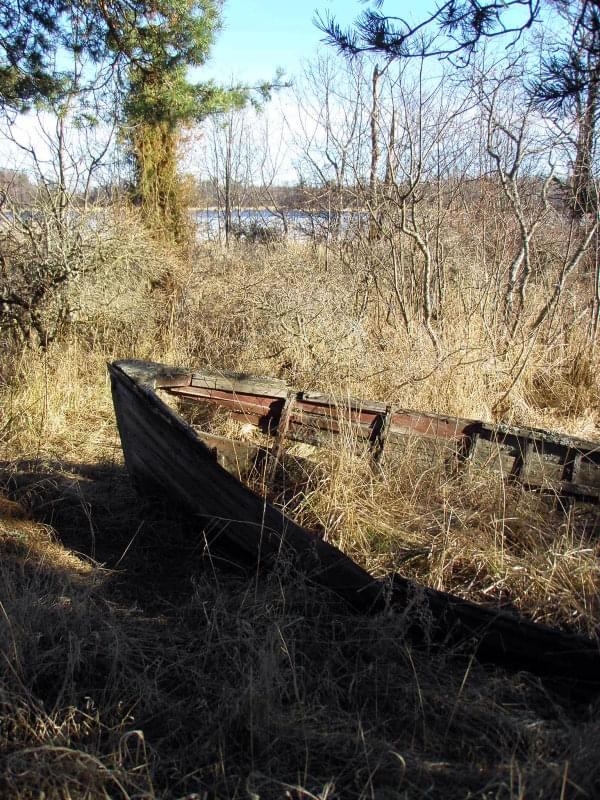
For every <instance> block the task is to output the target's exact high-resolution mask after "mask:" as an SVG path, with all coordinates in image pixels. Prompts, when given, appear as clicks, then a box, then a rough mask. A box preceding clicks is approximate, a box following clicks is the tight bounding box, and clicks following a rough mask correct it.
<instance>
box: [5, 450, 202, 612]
mask: <svg viewBox="0 0 600 800" xmlns="http://www.w3.org/2000/svg"><path fill="white" fill-rule="evenodd" d="M0 486H2V487H4V488H5V490H6V492H7V494H8V495H9V497H10V498H11V499H12V500H15V501H17V502H18V503H20V504H21V505H22V506H23V507H24V508H25V509H26V510H27V512H28V513H29V514H30V516H31V517H32V518H33V519H34V520H35V521H37V522H42V523H44V524H47V525H50V526H51V527H52V528H53V529H54V531H55V533H56V536H57V538H58V541H59V542H60V544H62V545H63V546H64V547H66V548H68V549H69V550H71V551H73V552H74V553H76V554H77V555H80V556H83V557H84V558H86V559H92V560H93V561H94V562H96V563H99V564H101V565H102V566H104V567H106V568H107V569H108V570H110V571H111V572H112V577H111V579H110V580H111V583H112V584H113V589H114V590H116V591H117V592H118V594H119V595H121V596H124V598H125V597H127V599H129V600H135V601H136V602H138V603H140V604H141V605H142V606H143V607H144V608H146V609H147V610H150V609H152V608H153V607H155V606H160V605H164V603H165V602H166V603H167V604H169V603H172V602H176V601H177V600H178V599H181V598H182V597H185V596H186V595H187V594H189V592H190V591H191V588H192V582H193V579H194V577H195V576H197V575H198V573H199V572H200V571H204V570H205V569H207V568H212V565H211V563H210V560H209V559H207V558H204V557H203V556H204V555H205V547H204V537H203V533H202V529H203V525H202V521H201V520H198V522H197V523H195V522H194V521H193V520H190V518H189V516H188V517H186V518H185V519H184V518H183V517H182V516H179V515H178V514H177V513H176V511H174V510H173V509H172V508H169V507H168V506H167V505H166V504H165V503H164V502H161V501H160V500H157V501H156V502H150V501H147V500H142V499H140V497H139V496H138V495H137V494H136V492H135V490H134V489H133V486H132V484H131V482H130V480H129V476H128V474H127V471H126V470H125V469H124V467H123V466H121V465H117V464H113V463H110V462H104V463H102V462H100V463H96V464H86V463H78V462H60V461H49V460H22V461H11V462H0Z"/></svg>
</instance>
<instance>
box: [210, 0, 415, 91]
mask: <svg viewBox="0 0 600 800" xmlns="http://www.w3.org/2000/svg"><path fill="white" fill-rule="evenodd" d="M400 4H401V5H410V4H409V3H407V2H406V0H400ZM317 9H318V11H319V13H321V15H322V16H325V15H326V14H327V13H330V14H333V15H334V16H335V17H336V19H337V20H338V21H339V22H340V23H342V24H347V23H350V22H352V21H353V20H354V19H356V17H357V16H358V15H359V14H360V13H361V11H364V9H365V4H364V3H362V2H360V0H226V2H225V4H224V8H223V29H222V30H221V32H220V33H219V34H218V37H217V40H216V43H215V45H214V47H213V51H212V56H211V58H210V60H209V62H208V63H207V64H206V65H205V67H203V68H202V70H201V71H200V73H199V75H202V77H204V78H207V77H208V78H213V79H214V80H215V81H221V82H224V83H229V81H230V79H231V78H233V79H234V80H239V81H241V82H245V83H254V82H259V81H265V80H269V79H270V78H272V77H273V76H274V74H275V71H276V69H277V68H278V67H281V68H282V69H284V70H285V72H286V75H287V76H289V77H292V76H294V75H297V74H298V73H299V71H300V70H301V64H302V61H303V60H305V59H308V58H310V57H312V56H313V55H314V54H315V52H316V51H317V50H318V49H319V48H320V49H323V48H326V47H327V46H326V45H325V44H323V43H322V42H321V39H322V38H323V34H322V33H321V32H320V31H319V30H318V29H317V28H316V27H315V25H314V24H313V19H314V17H315V14H316V11H317ZM327 49H330V48H329V47H327Z"/></svg>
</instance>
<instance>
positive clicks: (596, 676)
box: [108, 361, 600, 691]
mask: <svg viewBox="0 0 600 800" xmlns="http://www.w3.org/2000/svg"><path fill="white" fill-rule="evenodd" d="M108 368H109V372H110V376H111V384H112V393H113V400H114V406H115V413H116V418H117V424H118V428H119V433H120V436H121V441H122V445H123V452H124V457H125V463H126V466H127V469H128V471H129V473H130V475H131V477H132V479H133V481H134V483H135V485H136V486H137V488H138V489H139V490H140V491H141V492H143V493H151V494H158V495H159V496H164V497H165V498H167V499H168V500H170V502H171V503H172V505H173V507H174V508H175V509H176V510H177V511H184V512H186V513H187V514H189V515H190V516H191V517H192V518H194V519H196V520H197V521H198V535H199V536H200V535H202V536H203V537H205V538H206V541H207V543H208V544H209V545H213V544H214V545H216V546H218V547H219V548H220V549H224V550H225V551H226V552H227V553H228V555H229V556H230V557H231V558H232V559H234V560H237V561H238V562H240V563H245V564H252V565H257V564H261V565H264V566H266V567H269V566H272V565H273V564H274V563H275V562H277V561H278V560H280V559H281V560H283V561H284V562H285V563H289V564H290V565H293V566H294V567H295V568H296V569H299V570H300V571H301V572H302V573H304V574H306V575H307V577H308V578H309V579H310V580H311V581H314V582H316V583H319V584H321V585H323V586H326V587H328V588H329V589H331V590H332V591H333V592H335V593H336V594H338V595H340V596H342V597H343V598H344V599H346V600H347V601H348V602H349V603H350V604H351V605H352V606H353V607H354V608H355V609H357V610H359V611H363V612H369V613H376V612H381V611H384V610H385V609H388V608H390V607H397V608H402V609H410V608H414V611H415V613H414V615H412V616H411V619H412V621H411V622H410V623H409V625H408V632H409V634H410V635H411V637H412V638H413V640H415V641H419V640H421V639H423V638H425V639H429V638H430V637H433V638H434V639H436V638H437V639H438V640H442V641H444V642H445V643H446V644H448V645H455V646H460V647H464V646H465V645H468V646H469V648H470V649H471V650H473V651H476V652H477V654H478V657H479V658H481V659H483V660H485V661H489V662H493V663H496V664H501V665H505V666H509V667H512V668H517V669H526V670H529V671H531V672H533V673H535V674H538V675H541V676H550V677H553V678H556V679H560V680H565V681H570V682H572V681H576V682H578V684H579V685H580V686H582V687H587V688H591V689H593V690H594V691H596V690H597V689H598V688H600V654H599V652H598V647H597V645H596V644H595V643H594V642H592V641H590V640H588V639H586V638H584V637H581V636H576V635H565V634H562V633H561V632H559V631H556V630H554V629H552V628H548V627H546V626H542V625H537V624H535V623H532V622H530V621H527V620H525V619H522V618H518V617H515V616H513V615H511V614H507V613H504V612H502V611H499V610H496V609H490V608H487V607H482V606H479V605H477V604H474V603H470V602H468V601H465V600H462V599H460V598H456V597H453V596H452V595H448V594H445V593H443V592H438V591H435V590H433V589H429V588H426V587H421V586H418V585H416V584H414V583H412V582H411V581H408V580H406V579H404V578H402V577H401V576H399V575H394V576H391V577H390V579H388V580H385V581H379V580H376V579H375V578H373V576H371V575H370V574H369V573H368V572H366V571H365V570H363V569H362V568H361V567H360V566H359V565H357V564H355V563H354V562H353V561H352V560H351V559H350V558H348V557H347V556H346V555H345V554H344V553H342V552H341V551H340V550H338V549H337V548H336V547H333V546H332V545H330V544H328V543H327V542H325V541H323V540H322V539H321V538H320V537H318V536H317V535H315V534H313V533H311V532H310V531H308V530H305V529H304V528H302V527H300V526H299V525H297V524H296V523H294V522H293V521H292V520H290V519H288V518H287V517H285V515H283V514H282V513H281V512H280V511H279V510H278V509H276V508H275V507H273V506H272V505H271V504H269V503H268V502H266V501H265V500H264V498H262V497H260V496H259V495H257V494H256V493H255V492H253V491H252V490H250V489H249V488H248V487H246V486H245V485H243V484H242V483H241V482H240V481H239V480H237V479H236V478H235V477H234V476H233V475H232V474H230V472H228V471H227V470H226V469H225V468H224V467H223V466H221V464H220V463H219V457H218V452H215V450H214V449H213V448H212V447H209V446H207V444H205V443H204V442H203V441H202V440H201V439H200V438H199V436H198V434H197V433H196V432H195V431H194V429H193V428H192V427H191V426H190V425H188V424H187V423H186V422H185V421H184V420H183V419H182V418H181V417H180V416H179V415H177V414H176V413H175V412H174V411H173V410H172V409H170V408H169V407H168V406H167V405H166V404H165V403H164V402H163V401H162V400H161V399H160V397H158V395H157V389H164V390H168V391H172V390H173V389H176V388H178V387H180V386H182V385H183V386H185V382H186V381H188V380H189V379H190V375H191V374H192V373H190V372H188V371H186V370H180V369H176V368H170V367H165V366H164V365H161V364H153V363H149V362H138V361H119V362H115V363H113V364H110V365H109V367H108ZM188 385H189V384H188ZM273 388H274V387H273V386H271V391H272V390H273ZM279 400H284V398H283V397H280V398H279ZM284 402H285V400H284ZM288 407H289V406H288ZM282 410H283V404H282ZM209 441H210V442H211V443H212V442H216V448H217V450H218V447H219V441H220V440H219V437H209ZM222 441H225V440H222ZM423 611H425V613H424V614H423ZM424 618H429V619H430V620H431V624H430V626H429V628H428V629H427V631H426V632H425V631H424V628H423V623H422V619H424Z"/></svg>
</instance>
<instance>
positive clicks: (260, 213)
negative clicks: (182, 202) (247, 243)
mask: <svg viewBox="0 0 600 800" xmlns="http://www.w3.org/2000/svg"><path fill="white" fill-rule="evenodd" d="M193 213H194V218H195V221H196V225H197V228H198V236H199V238H200V239H204V240H207V239H208V240H219V239H224V238H225V215H224V214H223V212H220V211H216V210H214V209H196V210H195V211H194V212H193ZM284 213H285V221H286V224H287V229H288V236H289V237H290V238H294V239H304V238H313V237H316V238H325V237H326V236H327V233H328V231H330V230H331V229H332V228H333V227H334V226H335V224H336V215H333V214H328V213H327V212H322V213H309V212H306V211H294V210H292V211H286V212H284ZM232 223H233V226H234V228H235V229H237V230H238V231H240V232H241V234H242V236H243V234H244V232H245V233H246V235H247V237H248V238H251V236H252V233H253V232H255V233H256V232H258V234H259V235H260V232H261V231H265V232H267V233H266V235H268V232H269V231H273V232H274V233H275V234H279V235H281V236H283V235H284V233H285V226H284V223H283V219H282V215H281V214H276V213H274V212H272V211H268V210H265V209H244V210H240V211H234V212H233V214H232ZM365 223H366V214H364V213H360V212H356V211H346V212H344V213H343V214H342V219H341V226H340V227H341V230H342V232H344V233H346V234H351V233H352V230H353V229H354V230H355V231H356V230H358V229H359V228H360V227H361V226H362V225H364V224H365Z"/></svg>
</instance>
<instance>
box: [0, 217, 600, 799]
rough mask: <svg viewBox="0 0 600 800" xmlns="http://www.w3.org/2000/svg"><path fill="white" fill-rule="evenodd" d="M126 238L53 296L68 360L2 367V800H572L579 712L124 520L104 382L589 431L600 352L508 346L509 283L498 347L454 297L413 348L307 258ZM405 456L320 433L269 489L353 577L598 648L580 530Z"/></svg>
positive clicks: (582, 519) (580, 765) (185, 531)
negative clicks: (476, 605) (251, 377)
mask: <svg viewBox="0 0 600 800" xmlns="http://www.w3.org/2000/svg"><path fill="white" fill-rule="evenodd" d="M136 231H137V229H136V228H134V226H133V223H131V222H130V223H129V232H128V241H129V245H130V249H129V250H127V253H128V254H129V255H127V257H126V258H125V257H123V259H122V260H120V261H117V262H116V263H115V267H114V271H113V272H112V273H110V274H109V273H108V272H107V273H102V272H101V271H98V272H96V273H95V275H94V279H93V281H92V282H90V283H87V284H86V283H83V284H82V285H81V286H80V287H79V288H78V292H80V295H79V298H80V307H81V309H82V313H81V317H80V322H79V323H78V324H77V325H76V327H75V328H74V329H73V330H72V332H71V334H70V335H69V336H68V337H67V338H66V339H65V340H63V341H61V342H57V343H55V344H54V345H52V346H51V347H50V348H49V349H48V351H47V352H46V353H38V352H33V351H27V350H25V351H19V352H16V351H13V352H11V353H8V352H6V353H5V355H4V357H3V362H2V367H1V369H2V372H1V373H0V375H1V378H0V380H1V383H0V395H1V405H2V409H3V415H2V418H1V421H0V426H1V427H0V432H1V436H2V442H3V447H4V453H5V463H4V470H3V475H4V484H5V485H6V487H7V490H8V491H9V492H10V496H11V497H13V498H14V497H17V498H20V499H21V502H22V503H23V507H22V506H18V505H15V504H14V502H15V501H14V500H8V494H7V495H6V499H3V500H2V504H1V505H0V515H1V518H2V519H1V522H0V548H1V552H2V560H1V561H2V565H1V567H0V601H1V603H2V606H1V608H0V637H1V639H0V641H1V648H0V649H1V653H2V656H3V660H4V663H5V671H4V673H3V677H2V679H1V689H0V702H1V704H2V710H1V712H0V742H1V748H2V750H1V752H0V774H1V775H2V777H1V778H0V787H1V788H0V791H2V792H3V795H4V796H6V797H11V798H12V797H15V798H41V797H44V798H45V799H46V800H50V799H51V798H57V799H58V798H60V799H61V800H71V799H72V798H131V799H132V800H133V798H149V799H150V798H158V797H160V798H189V800H191V798H194V799H195V798H204V797H219V798H242V797H245V798H248V797H260V798H268V797H273V798H275V797H291V798H311V797H312V798H315V797H319V798H323V799H324V798H334V797H335V798H347V797H348V798H350V797H355V798H386V797H390V798H391V797H439V798H451V797H456V798H465V797H481V798H484V797H486V798H491V797H494V798H525V797H557V798H559V797H560V798H566V797H594V796H597V795H598V793H599V791H600V773H599V772H598V769H597V767H596V764H597V763H598V746H599V743H600V740H599V738H598V724H597V721H596V720H597V712H598V707H597V703H596V704H595V705H591V706H590V707H587V708H584V707H577V708H570V707H569V706H568V705H567V706H565V704H564V703H563V702H562V701H561V700H560V698H558V697H556V696H555V695H553V694H551V693H548V691H547V690H546V689H544V688H543V687H542V686H540V685H539V684H538V683H537V682H536V681H534V680H533V679H532V678H530V677H528V676H527V675H513V676H510V675H507V674H504V673H501V672H497V673H494V672H492V671H490V670H485V669H483V668H482V667H481V666H479V665H477V664H476V663H470V662H468V661H467V662H465V661H464V660H463V659H461V658H459V657H458V656H457V655H455V654H453V653H449V652H444V651H441V650H431V651H429V652H428V651H426V650H425V651H424V650H418V649H414V648H412V647H411V646H410V645H409V644H408V643H407V642H406V641H405V638H404V624H405V622H404V620H403V618H402V616H400V615H399V616H398V617H385V618H380V619H364V618H359V617H356V616H350V615H348V612H347V609H345V608H344V607H343V606H342V605H341V603H340V602H339V601H336V600H335V598H332V597H330V596H328V595H327V593H326V592H324V591H322V590H316V589H311V590H310V591H308V590H307V589H306V587H305V586H304V585H303V584H302V583H301V581H299V580H298V579H297V578H295V577H294V576H292V575H286V574H285V573H284V572H282V573H280V574H275V575H271V576H260V577H256V576H254V577H253V578H248V576H246V575H243V574H240V573H239V572H235V571H232V569H231V568H230V567H228V566H227V565H223V564H221V563H220V562H219V561H217V560H216V559H211V558H210V557H209V556H207V554H206V553H203V550H202V542H201V537H200V536H199V531H198V530H197V529H196V528H195V526H194V525H193V523H192V522H190V521H189V520H187V521H186V520H183V521H182V520H174V519H172V518H170V517H165V516H164V515H163V512H161V511H160V510H157V509H151V508H148V507H146V506H144V505H142V504H141V503H140V501H139V500H138V499H137V498H136V497H135V495H134V494H133V492H132V490H131V488H130V486H129V484H128V481H127V476H126V475H125V474H124V472H123V469H122V460H121V454H120V444H119V441H118V435H117V432H116V428H115V425H114V420H113V414H112V408H111V403H110V397H109V387H108V383H107V379H106V374H105V368H104V364H105V361H106V360H112V359H114V358H117V357H123V356H132V357H141V358H152V359H155V360H161V361H166V362H171V363H177V364H183V365H191V366H193V365H194V364H206V365H208V366H213V367H218V368H224V369H240V370H248V371H252V372H257V373H263V374H271V375H277V376H280V377H284V378H285V379H286V380H288V382H289V383H290V384H294V385H296V386H298V387H301V388H307V389H321V390H325V391H328V392H333V393H335V394H338V395H345V394H352V395H357V396H360V397H372V398H378V399H381V400H384V401H386V402H389V403H394V404H397V405H401V406H404V407H409V408H417V409H424V410H429V411H434V412H435V411H439V412H445V413H454V414H459V415H461V416H467V417H474V418H484V419H494V418H497V417H498V416H499V415H501V416H503V417H504V418H507V419H509V420H511V421H513V422H522V423H526V424H534V425H538V426H542V427H550V428H557V429H560V430H564V431H566V432H569V433H574V434H579V435H583V436H586V437H597V436H598V430H599V423H600V401H599V398H600V383H599V380H600V379H599V376H600V369H599V367H600V363H599V361H598V358H599V356H598V352H597V351H595V352H594V351H593V350H591V349H590V347H589V346H588V344H587V343H586V340H585V336H584V331H583V330H582V327H581V326H576V325H572V324H570V323H571V320H572V315H571V311H570V310H569V309H567V308H565V312H564V318H563V319H562V320H558V319H555V320H554V321H553V326H552V328H547V329H544V331H541V332H539V333H538V334H536V335H529V334H528V333H527V322H528V321H529V320H530V319H533V318H534V317H535V311H536V304H537V306H539V303H541V302H542V298H541V288H540V287H536V286H533V287H532V289H531V300H532V306H531V309H530V311H529V312H528V315H524V318H523V321H522V326H521V328H520V329H519V331H518V332H517V335H516V336H515V339H514V342H513V343H511V344H509V345H507V344H506V342H505V341H503V339H502V336H501V335H500V331H499V330H498V328H497V327H494V326H493V325H492V316H493V314H492V311H493V308H492V306H493V304H488V305H487V306H484V305H483V304H482V303H481V302H480V296H479V295H478V293H477V291H476V290H475V289H469V288H468V286H467V285H466V283H465V285H462V284H460V282H459V281H458V279H457V283H456V285H455V286H452V287H450V288H449V289H448V292H447V296H446V305H445V307H444V316H443V320H442V321H441V322H440V339H441V345H442V347H441V353H440V354H438V353H436V352H435V349H434V347H433V345H432V343H431V340H430V339H429V337H427V335H426V333H425V332H424V331H423V328H422V326H420V325H419V323H418V322H417V320H416V319H415V320H414V321H413V324H412V325H411V329H410V331H406V330H405V329H403V328H401V327H400V326H399V325H397V324H396V322H395V320H394V319H391V321H390V322H389V323H386V322H385V319H384V318H382V316H381V315H378V314H377V313H376V310H375V309H374V307H369V309H367V312H364V313H363V312H361V309H360V303H359V304H357V296H359V295H360V291H361V277H360V275H358V274H356V275H355V274H354V273H353V271H352V270H351V269H349V268H348V267H346V266H344V265H343V264H342V263H332V260H330V261H329V263H328V272H327V273H324V272H323V263H322V261H321V260H320V257H319V254H318V253H316V252H314V251H313V250H311V249H310V247H308V246H303V245H289V246H285V247H284V246H281V247H277V248H274V249H273V248H271V249H260V248H259V249H254V250H251V249H248V250H246V249H240V250H239V251H236V250H231V251H230V252H229V253H225V254H224V253H221V252H218V251H214V250H210V249H208V248H199V250H198V252H197V254H196V255H195V257H194V258H193V259H192V260H191V261H190V263H180V262H177V261H176V260H175V259H174V258H173V257H170V258H171V260H170V262H169V264H167V263H166V261H165V259H164V258H162V257H157V256H156V253H155V254H154V258H153V259H151V258H150V253H151V251H152V248H153V247H154V245H153V244H152V243H151V242H148V241H146V240H145V239H144V237H143V236H142V235H141V234H138V233H137V232H136ZM119 235H121V236H122V234H119ZM117 250H118V248H117ZM123 252H124V253H125V250H123ZM142 265H143V267H142ZM465 281H466V278H465ZM115 285H117V286H118V287H119V291H118V292H115ZM538 291H539V293H540V296H539V298H538V297H537V294H536V293H537V292H538ZM577 291H578V290H577V286H574V287H573V291H572V294H573V297H574V296H575V295H576V293H577ZM573 302H574V304H575V305H576V303H575V300H574V301H573ZM581 302H582V303H584V302H585V300H584V299H582V301H581ZM549 345H551V346H549ZM229 430H230V431H231V430H232V429H231V428H230V429H229ZM414 455H415V453H414V452H412V451H411V450H410V448H409V449H408V450H407V452H406V453H405V454H404V455H403V456H402V457H401V458H399V459H398V460H397V461H394V463H391V462H390V463H388V464H387V465H386V466H384V468H383V470H373V468H372V467H371V465H370V462H369V460H368V459H367V458H365V457H364V454H362V453H361V452H360V448H359V447H358V446H357V444H356V442H355V441H353V440H352V438H351V437H350V436H345V437H342V442H341V445H340V447H339V448H338V449H337V450H335V449H334V450H328V451H326V452H325V451H323V452H319V453H316V454H314V457H313V463H314V468H311V470H310V471H309V473H308V474H305V475H304V476H303V477H302V479H301V480H299V481H298V482H297V484H296V485H295V486H294V487H289V486H287V487H285V491H282V490H281V487H279V488H277V487H275V488H274V489H273V488H272V487H269V488H270V490H272V491H273V493H274V499H275V500H276V501H278V502H280V503H281V504H282V505H283V506H284V508H285V510H286V512H287V513H289V514H290V515H293V516H295V518H297V519H298V520H300V521H301V522H302V523H303V524H305V525H306V526H308V527H312V528H315V529H319V530H320V531H322V532H323V534H324V535H325V536H326V537H327V538H328V539H329V540H331V541H333V542H335V543H336V544H338V545H339V546H340V547H342V548H343V549H344V550H345V551H346V552H348V553H349V554H350V555H352V557H354V558H356V559H357V560H358V561H360V562H361V563H362V564H364V565H365V566H367V567H368V568H369V569H370V570H372V571H373V572H375V573H377V574H384V573H386V572H389V571H390V570H396V571H399V572H401V573H402V574H404V575H406V576H408V577H413V578H415V579H417V580H419V581H422V582H425V583H428V584H429V585H432V586H434V587H435V588H438V589H444V590H449V591H453V592H456V593H458V594H460V595H462V596H464V597H469V598H472V599H475V600H483V601H487V602H492V603H502V604H504V605H508V606H514V607H516V608H518V609H519V610H521V611H523V612H524V613H526V614H528V615H529V616H531V617H532V618H534V619H537V620H540V621H545V622H551V623H553V624H556V625H560V626H562V627H564V628H566V629H570V630H579V631H583V632H586V633H588V634H593V633H594V632H595V631H596V630H597V627H598V622H599V619H600V608H599V606H598V588H599V584H600V574H599V567H598V563H599V560H598V557H599V555H600V552H599V545H598V539H597V535H594V534H597V524H598V522H597V518H594V516H593V514H591V513H588V511H587V510H585V509H572V510H570V511H569V513H567V514H565V513H563V511H562V510H561V509H560V508H558V507H553V506H552V504H551V503H548V502H547V501H546V500H545V499H544V498H542V497H540V496H536V495H533V494H527V493H524V492H521V491H519V490H517V489H516V488H515V487H508V486H507V485H506V484H504V483H503V482H502V481H501V480H499V479H497V478H495V477H493V476H492V477H490V476H489V475H486V474H485V473H477V474H473V475H472V476H471V479H470V480H466V479H465V478H464V477H462V478H461V477H457V476H456V475H453V474H451V473H450V472H449V471H448V470H447V469H446V468H445V467H444V464H443V462H442V461H439V460H434V461H431V463H428V464H423V463H422V461H419V460H418V459H416V458H415V457H414ZM258 481H259V483H260V476H259V478H258ZM11 503H13V504H11ZM594 526H595V527H594Z"/></svg>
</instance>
